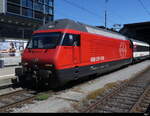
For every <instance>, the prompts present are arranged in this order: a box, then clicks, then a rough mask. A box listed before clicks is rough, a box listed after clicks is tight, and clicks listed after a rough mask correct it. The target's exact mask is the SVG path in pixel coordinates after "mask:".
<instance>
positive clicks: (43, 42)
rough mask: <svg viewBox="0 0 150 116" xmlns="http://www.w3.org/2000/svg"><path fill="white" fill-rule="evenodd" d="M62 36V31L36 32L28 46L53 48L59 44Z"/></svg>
mask: <svg viewBox="0 0 150 116" xmlns="http://www.w3.org/2000/svg"><path fill="white" fill-rule="evenodd" d="M61 37H62V34H61V33H42V34H34V35H33V36H32V39H31V41H30V42H29V44H28V46H27V48H30V49H53V48H55V47H56V46H57V45H58V44H59V42H60V40H61Z"/></svg>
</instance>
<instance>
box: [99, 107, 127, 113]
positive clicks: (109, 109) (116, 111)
mask: <svg viewBox="0 0 150 116" xmlns="http://www.w3.org/2000/svg"><path fill="white" fill-rule="evenodd" d="M102 110H108V111H111V112H113V113H121V112H124V113H125V112H129V110H128V109H121V108H118V107H117V108H116V107H110V106H105V107H103V108H102Z"/></svg>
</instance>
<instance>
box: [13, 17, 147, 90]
mask: <svg viewBox="0 0 150 116" xmlns="http://www.w3.org/2000/svg"><path fill="white" fill-rule="evenodd" d="M149 49H150V46H149V44H147V43H143V42H140V41H136V40H133V39H129V38H127V37H126V36H123V35H121V34H119V33H116V32H112V31H109V30H106V29H101V28H97V27H94V26H89V25H86V24H82V23H79V22H75V21H72V20H69V19H61V20H56V21H54V22H49V23H48V24H45V25H44V26H42V27H41V28H40V29H38V30H37V31H35V32H34V33H33V36H32V39H31V40H30V42H29V43H28V45H27V47H26V49H25V51H24V53H23V55H22V63H21V67H20V68H16V69H15V75H16V76H17V81H18V82H23V83H24V82H27V81H30V82H33V83H36V84H37V83H38V84H41V85H48V86H49V87H50V88H57V87H60V86H63V85H64V84H66V83H67V82H70V81H73V80H77V79H81V78H86V77H87V76H89V75H94V74H102V73H106V72H109V71H112V70H115V69H118V68H120V67H122V66H125V65H129V64H131V63H132V62H133V61H138V60H143V59H146V58H148V57H149V55H150V51H149Z"/></svg>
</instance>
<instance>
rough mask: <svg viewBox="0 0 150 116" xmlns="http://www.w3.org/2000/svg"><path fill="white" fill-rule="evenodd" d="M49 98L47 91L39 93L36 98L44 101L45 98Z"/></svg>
mask: <svg viewBox="0 0 150 116" xmlns="http://www.w3.org/2000/svg"><path fill="white" fill-rule="evenodd" d="M48 98H49V95H48V94H46V93H42V94H39V95H37V97H36V100H38V101H43V100H47V99H48Z"/></svg>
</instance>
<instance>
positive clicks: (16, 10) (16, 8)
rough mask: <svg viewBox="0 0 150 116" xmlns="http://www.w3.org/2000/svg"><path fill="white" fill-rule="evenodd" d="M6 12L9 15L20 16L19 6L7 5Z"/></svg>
mask: <svg viewBox="0 0 150 116" xmlns="http://www.w3.org/2000/svg"><path fill="white" fill-rule="evenodd" d="M7 11H8V12H10V13H15V14H20V6H16V5H13V4H9V3H8V5H7Z"/></svg>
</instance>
